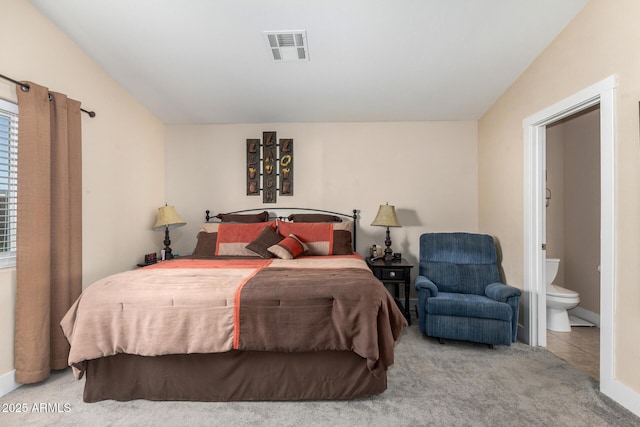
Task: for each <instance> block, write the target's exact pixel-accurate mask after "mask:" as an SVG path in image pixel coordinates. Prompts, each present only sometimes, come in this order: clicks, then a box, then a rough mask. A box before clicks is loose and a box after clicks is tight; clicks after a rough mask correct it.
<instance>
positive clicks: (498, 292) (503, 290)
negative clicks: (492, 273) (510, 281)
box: [484, 282, 520, 302]
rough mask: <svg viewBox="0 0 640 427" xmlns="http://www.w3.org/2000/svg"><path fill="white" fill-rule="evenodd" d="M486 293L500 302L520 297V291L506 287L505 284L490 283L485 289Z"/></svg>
mask: <svg viewBox="0 0 640 427" xmlns="http://www.w3.org/2000/svg"><path fill="white" fill-rule="evenodd" d="M484 293H485V295H486V296H488V297H489V298H491V299H493V300H496V301H499V302H507V299H508V298H511V297H519V296H520V289H518V288H516V287H513V286H509V285H505V284H503V283H498V282H495V283H490V284H488V285H487V287H486V288H485V289H484Z"/></svg>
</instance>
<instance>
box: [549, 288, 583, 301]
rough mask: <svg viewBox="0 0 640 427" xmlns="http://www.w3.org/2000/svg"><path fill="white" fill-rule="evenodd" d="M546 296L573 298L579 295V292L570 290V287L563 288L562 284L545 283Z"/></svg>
mask: <svg viewBox="0 0 640 427" xmlns="http://www.w3.org/2000/svg"><path fill="white" fill-rule="evenodd" d="M547 296H550V297H554V298H567V299H575V298H578V297H579V294H578V293H577V292H574V291H572V290H571V289H567V288H563V287H562V286H558V285H547Z"/></svg>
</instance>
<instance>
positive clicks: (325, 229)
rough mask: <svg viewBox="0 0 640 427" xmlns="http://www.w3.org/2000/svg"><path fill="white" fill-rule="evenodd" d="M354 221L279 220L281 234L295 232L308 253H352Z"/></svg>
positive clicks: (286, 234) (285, 234)
mask: <svg viewBox="0 0 640 427" xmlns="http://www.w3.org/2000/svg"><path fill="white" fill-rule="evenodd" d="M352 230H353V221H345V222H340V223H328V222H302V223H296V222H279V223H278V233H280V235H281V236H288V235H289V234H294V235H295V236H297V237H298V238H299V239H300V240H302V241H303V242H304V243H305V244H306V245H307V246H308V247H309V252H308V253H307V255H351V254H352V253H353V249H352V246H351V242H352V238H351V234H352Z"/></svg>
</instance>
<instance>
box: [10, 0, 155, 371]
mask: <svg viewBox="0 0 640 427" xmlns="http://www.w3.org/2000/svg"><path fill="white" fill-rule="evenodd" d="M0 38H1V39H2V40H5V41H6V43H4V44H3V47H2V61H0V73H2V74H5V75H7V76H10V77H13V78H15V79H18V80H31V81H34V82H36V83H38V84H41V85H43V86H47V87H49V88H50V89H52V90H55V91H58V92H63V93H66V94H67V95H69V96H70V97H72V98H75V99H78V100H79V101H81V102H82V103H83V107H84V108H85V109H92V110H95V111H96V113H97V117H96V118H94V119H91V118H89V117H88V116H86V115H84V114H83V117H82V136H83V177H82V179H83V258H84V262H83V264H84V270H83V282H84V285H85V286H86V285H88V284H90V283H91V282H93V281H94V280H96V279H97V278H100V277H102V276H104V275H106V274H109V273H114V272H117V271H121V270H124V269H128V268H131V267H132V266H134V265H135V264H136V263H137V262H139V261H141V260H142V256H143V254H144V253H146V252H150V251H153V250H156V249H158V248H159V246H160V243H161V238H160V239H158V237H159V236H158V233H157V232H153V231H151V225H152V221H153V219H154V215H155V209H156V208H157V207H158V206H160V205H162V203H164V191H165V189H164V178H165V175H164V131H165V129H164V125H163V124H162V123H161V122H160V121H158V120H157V118H155V117H154V116H153V115H151V114H150V113H149V112H148V111H147V110H146V109H144V108H143V107H141V106H140V104H138V103H137V102H136V101H135V100H134V99H133V98H132V97H131V96H130V95H129V94H128V93H127V92H126V91H125V90H124V89H122V88H121V87H120V86H119V85H118V84H116V83H115V82H114V81H113V80H111V79H110V78H109V77H108V76H107V75H106V74H105V73H104V72H103V71H102V69H101V68H100V67H99V66H98V65H97V64H96V63H94V62H93V61H92V60H91V59H90V58H88V57H87V56H86V55H85V54H84V53H83V52H82V51H81V50H80V49H79V48H78V47H77V46H76V45H75V44H73V43H72V42H71V41H69V40H68V39H67V38H66V36H65V35H64V34H63V33H62V32H61V31H60V30H58V29H57V28H56V27H55V26H53V24H52V23H51V22H49V21H48V20H47V19H46V18H45V17H44V16H42V15H41V14H40V13H39V12H38V11H37V10H35V9H34V8H33V7H32V6H31V5H30V4H29V3H28V2H27V1H25V0H5V1H3V2H2V13H0ZM0 97H2V98H5V99H8V100H13V101H15V85H13V84H9V83H7V82H5V81H3V80H0ZM14 312H15V272H14V271H13V270H3V271H0V313H2V319H0V320H1V321H0V376H2V375H4V374H6V373H8V372H11V371H12V370H13V369H14V366H13V328H14V326H13V316H14ZM5 317H6V318H5Z"/></svg>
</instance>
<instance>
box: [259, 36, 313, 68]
mask: <svg viewBox="0 0 640 427" xmlns="http://www.w3.org/2000/svg"><path fill="white" fill-rule="evenodd" d="M264 35H265V37H266V40H267V44H268V46H269V50H270V52H271V58H273V60H274V61H278V62H280V61H308V60H309V49H308V48H307V32H306V31H304V30H298V31H265V32H264Z"/></svg>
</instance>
